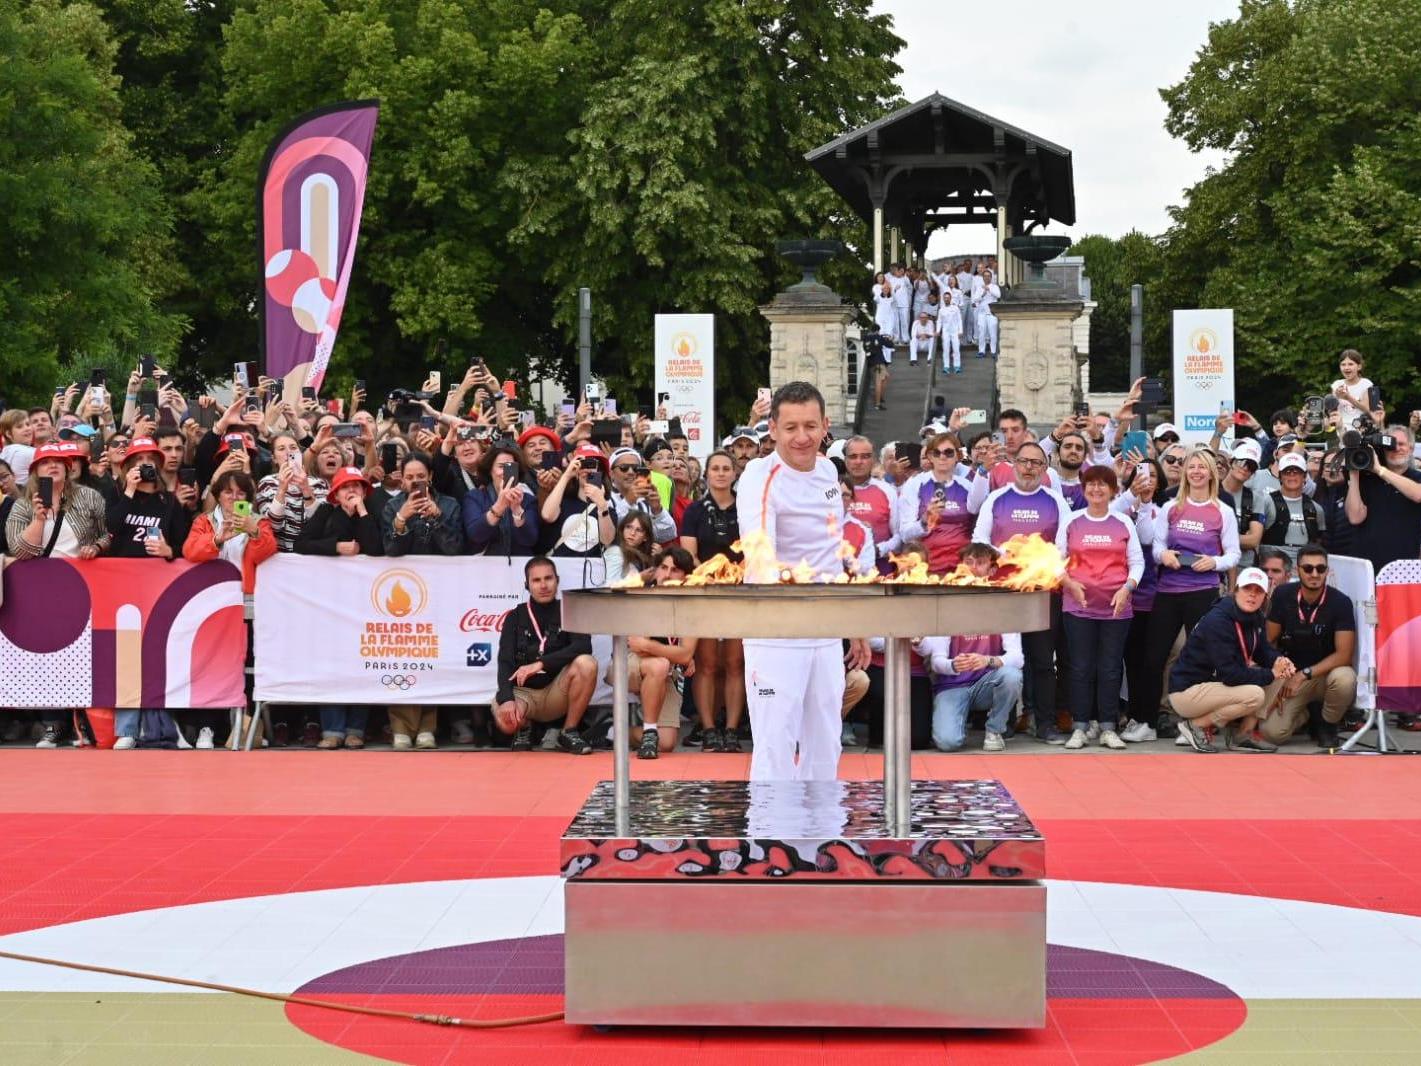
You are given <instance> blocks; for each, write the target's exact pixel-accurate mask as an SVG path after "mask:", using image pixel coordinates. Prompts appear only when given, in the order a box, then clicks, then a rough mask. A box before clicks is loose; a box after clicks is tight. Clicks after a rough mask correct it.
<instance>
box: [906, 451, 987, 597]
mask: <svg viewBox="0 0 1421 1066" xmlns="http://www.w3.org/2000/svg"><path fill="white" fill-rule="evenodd" d="M971 494H972V486H971V484H970V483H969V482H968V481H967V480H966V479H965V478H963V477H960V476H954V477H953V478H952V480H950V481H938V480H937V479H936V478H935V477H934V476H933V472H932V471H931V470H924V471H923V472H922V473H919V474H914V475H913V476H912V477H911V478H909V479H908V483H907V484H906V485H904V486H903V491H902V493H901V494H900V495H899V497H898V528H899V530H900V531H901V533H902V536H903V539H905V540H920V541H922V542H923V547H925V548H926V549H927V550H928V570H929V571H930V572H931V573H934V574H950V573H952V571H953V570H955V569H957V562H958V559H959V557H960V556H961V554H962V549H963V548H965V547H967V545H968V544H970V543H971V542H972V530H973V528H974V527H975V526H976V524H977V516H976V515H975V514H974V513H973V512H972V510H971V509H970V508H969V507H968V503H967V501H968V499H969V498H970V496H971ZM934 500H941V501H942V509H941V511H940V512H939V513H938V517H937V520H936V521H935V522H932V523H931V525H929V509H930V508H931V507H932V504H933V501H934Z"/></svg>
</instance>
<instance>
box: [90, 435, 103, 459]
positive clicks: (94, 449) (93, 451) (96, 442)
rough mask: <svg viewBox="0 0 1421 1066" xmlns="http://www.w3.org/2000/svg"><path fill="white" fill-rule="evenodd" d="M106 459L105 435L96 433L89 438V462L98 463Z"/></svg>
mask: <svg viewBox="0 0 1421 1066" xmlns="http://www.w3.org/2000/svg"><path fill="white" fill-rule="evenodd" d="M103 457H104V435H103V434H102V433H95V434H94V435H93V436H92V437H90V438H89V462H91V463H97V462H98V461H99V460H100V459H102V458H103Z"/></svg>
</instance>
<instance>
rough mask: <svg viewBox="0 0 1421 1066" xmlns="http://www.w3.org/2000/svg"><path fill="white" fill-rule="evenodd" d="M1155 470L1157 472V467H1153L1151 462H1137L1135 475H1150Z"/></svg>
mask: <svg viewBox="0 0 1421 1066" xmlns="http://www.w3.org/2000/svg"><path fill="white" fill-rule="evenodd" d="M1154 472H1155V468H1154V467H1152V466H1151V465H1150V464H1149V463H1136V464H1135V476H1136V477H1149V476H1150V475H1152V474H1153V473H1154Z"/></svg>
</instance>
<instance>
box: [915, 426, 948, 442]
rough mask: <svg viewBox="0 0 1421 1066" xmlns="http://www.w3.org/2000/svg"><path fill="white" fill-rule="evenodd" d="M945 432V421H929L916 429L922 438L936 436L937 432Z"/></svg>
mask: <svg viewBox="0 0 1421 1066" xmlns="http://www.w3.org/2000/svg"><path fill="white" fill-rule="evenodd" d="M946 432H947V423H945V422H929V423H928V424H927V425H926V426H924V427H923V428H922V429H920V430H919V431H918V436H919V437H920V438H922V439H923V440H927V439H928V438H929V437H936V436H937V435H938V434H939V433H946Z"/></svg>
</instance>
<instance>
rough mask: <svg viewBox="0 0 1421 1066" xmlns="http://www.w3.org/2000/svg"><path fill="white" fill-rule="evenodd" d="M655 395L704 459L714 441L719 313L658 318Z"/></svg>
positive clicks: (659, 316) (712, 447)
mask: <svg viewBox="0 0 1421 1066" xmlns="http://www.w3.org/2000/svg"><path fill="white" fill-rule="evenodd" d="M655 346H656V396H657V400H658V401H659V400H660V398H661V397H662V395H663V394H664V395H665V396H666V398H667V399H666V407H667V411H666V417H667V418H679V419H680V420H681V428H682V429H684V430H685V431H686V440H687V442H688V443H689V445H690V448H691V454H692V455H695V456H698V457H700V458H701V459H704V458H705V457H706V456H707V455H709V454H710V453H711V452H713V451H715V449H716V448H717V447H718V446H719V443H718V442H717V441H716V439H715V315H657V316H656V340H655Z"/></svg>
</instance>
